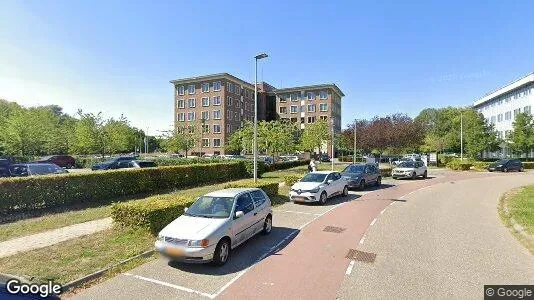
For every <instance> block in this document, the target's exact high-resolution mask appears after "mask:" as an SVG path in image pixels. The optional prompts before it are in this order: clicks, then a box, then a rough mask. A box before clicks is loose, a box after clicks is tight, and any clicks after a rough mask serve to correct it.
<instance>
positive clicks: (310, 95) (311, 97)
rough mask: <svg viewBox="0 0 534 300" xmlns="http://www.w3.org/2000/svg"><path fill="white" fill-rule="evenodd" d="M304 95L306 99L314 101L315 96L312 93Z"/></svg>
mask: <svg viewBox="0 0 534 300" xmlns="http://www.w3.org/2000/svg"><path fill="white" fill-rule="evenodd" d="M306 95H307V97H308V100H314V99H315V94H314V93H313V92H307V93H306Z"/></svg>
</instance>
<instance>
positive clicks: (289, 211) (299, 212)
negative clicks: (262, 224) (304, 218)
mask: <svg viewBox="0 0 534 300" xmlns="http://www.w3.org/2000/svg"><path fill="white" fill-rule="evenodd" d="M273 211H275V212H283V213H291V214H302V215H311V216H320V215H321V214H314V213H308V212H303V211H294V210H277V209H274V210H273Z"/></svg>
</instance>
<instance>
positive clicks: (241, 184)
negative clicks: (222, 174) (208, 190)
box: [223, 180, 278, 197]
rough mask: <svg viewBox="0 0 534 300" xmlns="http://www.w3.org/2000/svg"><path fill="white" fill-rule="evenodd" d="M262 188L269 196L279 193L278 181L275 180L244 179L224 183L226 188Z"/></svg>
mask: <svg viewBox="0 0 534 300" xmlns="http://www.w3.org/2000/svg"><path fill="white" fill-rule="evenodd" d="M253 187H255V188H260V189H262V190H263V191H264V192H265V193H266V194H267V195H269V197H274V196H276V195H278V182H273V181H258V182H254V181H252V180H243V181H238V182H230V183H227V184H226V185H224V187H223V188H224V189H230V188H253Z"/></svg>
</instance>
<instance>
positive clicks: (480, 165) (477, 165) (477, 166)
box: [471, 161, 490, 170]
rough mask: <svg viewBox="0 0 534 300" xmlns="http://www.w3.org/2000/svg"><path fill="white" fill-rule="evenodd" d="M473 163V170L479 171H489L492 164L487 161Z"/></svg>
mask: <svg viewBox="0 0 534 300" xmlns="http://www.w3.org/2000/svg"><path fill="white" fill-rule="evenodd" d="M471 163H472V164H473V168H474V169H477V170H487V169H488V166H489V165H490V162H486V161H473V162H471Z"/></svg>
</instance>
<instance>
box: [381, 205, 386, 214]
mask: <svg viewBox="0 0 534 300" xmlns="http://www.w3.org/2000/svg"><path fill="white" fill-rule="evenodd" d="M386 208H387V206H386ZM386 208H384V209H383V210H382V211H381V212H380V214H381V215H382V214H384V212H385V211H386Z"/></svg>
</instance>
